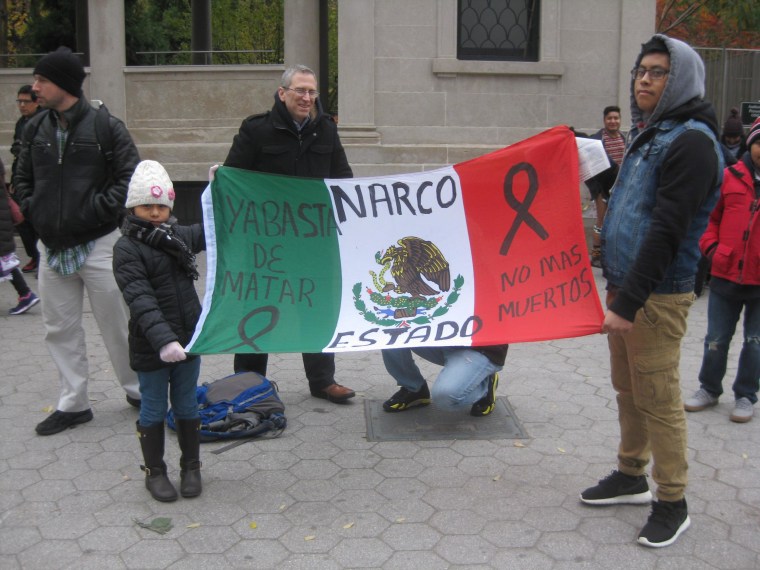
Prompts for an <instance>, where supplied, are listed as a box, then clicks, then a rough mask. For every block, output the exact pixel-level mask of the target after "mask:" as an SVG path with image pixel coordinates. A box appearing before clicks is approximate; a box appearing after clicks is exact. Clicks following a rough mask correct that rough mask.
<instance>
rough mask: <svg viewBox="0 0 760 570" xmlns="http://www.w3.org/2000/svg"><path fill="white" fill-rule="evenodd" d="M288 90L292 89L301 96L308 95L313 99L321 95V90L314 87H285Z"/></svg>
mask: <svg viewBox="0 0 760 570" xmlns="http://www.w3.org/2000/svg"><path fill="white" fill-rule="evenodd" d="M285 90H286V91H292V92H293V93H295V94H296V95H298V96H299V97H306V96H307V95H308V96H309V97H311V98H312V99H316V98H317V97H319V91H314V89H304V88H303V87H296V88H295V89H293V88H291V87H285Z"/></svg>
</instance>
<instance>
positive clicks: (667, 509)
mask: <svg viewBox="0 0 760 570" xmlns="http://www.w3.org/2000/svg"><path fill="white" fill-rule="evenodd" d="M690 525H691V519H690V518H689V514H688V511H687V507H686V499H681V500H680V501H675V502H668V501H654V502H653V503H652V513H651V514H650V515H649V520H648V521H647V524H645V525H644V528H642V529H641V532H640V533H639V544H643V545H644V546H651V547H652V548H662V547H663V546H670V545H671V544H673V543H674V542H675V541H676V539H677V538H678V537H679V536H681V533H683V531H685V530H686V529H687V528H689V526H690Z"/></svg>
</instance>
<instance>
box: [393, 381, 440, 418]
mask: <svg viewBox="0 0 760 570" xmlns="http://www.w3.org/2000/svg"><path fill="white" fill-rule="evenodd" d="M428 405H430V390H429V389H428V387H427V384H424V385H423V386H422V388H420V390H419V392H411V391H409V390H407V389H406V388H401V389H400V390H399V391H398V392H396V393H395V394H393V396H391V397H390V399H389V400H386V401H385V402H383V409H384V410H385V411H386V412H403V411H405V410H408V409H409V408H417V407H420V406H428Z"/></svg>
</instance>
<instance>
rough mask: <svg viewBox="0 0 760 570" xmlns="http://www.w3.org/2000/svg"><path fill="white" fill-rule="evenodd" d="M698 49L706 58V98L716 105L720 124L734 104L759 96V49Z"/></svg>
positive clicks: (759, 97) (737, 105)
mask: <svg viewBox="0 0 760 570" xmlns="http://www.w3.org/2000/svg"><path fill="white" fill-rule="evenodd" d="M695 49H696V51H697V53H699V55H700V56H702V60H703V61H704V62H705V91H706V92H705V99H707V100H708V101H710V102H711V103H712V104H713V106H714V107H715V111H716V112H717V114H718V119H719V122H720V124H721V126H722V125H723V121H725V120H726V118H727V117H728V112H729V109H731V107H737V108H739V105H740V103H742V102H743V101H759V100H760V96H759V94H760V50H758V49H726V48H695ZM745 126H746V125H745Z"/></svg>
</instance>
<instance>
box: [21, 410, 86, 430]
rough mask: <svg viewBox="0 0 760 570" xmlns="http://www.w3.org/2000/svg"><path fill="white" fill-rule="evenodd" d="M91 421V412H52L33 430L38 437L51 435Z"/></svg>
mask: <svg viewBox="0 0 760 570" xmlns="http://www.w3.org/2000/svg"><path fill="white" fill-rule="evenodd" d="M90 420H92V410H85V411H83V412H61V411H60V410H56V411H54V412H53V413H52V414H50V415H49V416H48V417H47V418H45V419H44V420H42V421H41V422H40V423H38V424H37V427H36V428H34V429H35V431H36V432H37V433H38V434H40V435H53V434H54V433H58V432H61V431H63V430H65V429H69V428H73V427H74V426H75V425H77V424H85V423H87V422H89V421H90Z"/></svg>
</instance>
